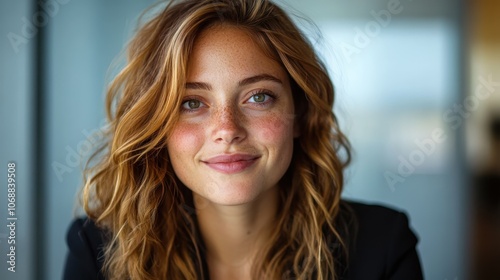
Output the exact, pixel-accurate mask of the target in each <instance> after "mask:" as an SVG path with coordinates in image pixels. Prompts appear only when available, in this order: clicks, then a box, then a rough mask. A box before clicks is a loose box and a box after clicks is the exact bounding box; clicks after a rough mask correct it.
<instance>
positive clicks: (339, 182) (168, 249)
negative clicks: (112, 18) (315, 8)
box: [82, 0, 350, 279]
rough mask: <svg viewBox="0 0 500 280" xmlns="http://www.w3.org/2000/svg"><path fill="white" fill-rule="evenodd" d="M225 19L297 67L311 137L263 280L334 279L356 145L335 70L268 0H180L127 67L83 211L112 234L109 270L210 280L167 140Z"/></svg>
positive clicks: (291, 69)
mask: <svg viewBox="0 0 500 280" xmlns="http://www.w3.org/2000/svg"><path fill="white" fill-rule="evenodd" d="M215 24H228V25H234V26H238V27H240V28H243V29H245V30H247V31H248V32H249V33H250V34H251V36H252V38H253V39H254V40H255V41H256V42H257V43H258V45H259V46H260V47H261V48H262V50H263V51H265V52H266V54H268V55H269V56H270V57H272V58H273V59H275V60H276V61H278V62H279V63H280V64H281V65H282V66H283V67H284V69H286V71H287V72H288V74H289V76H290V78H291V79H290V80H291V85H292V94H293V98H294V104H295V106H296V108H295V109H296V113H297V120H298V126H299V130H300V132H301V133H300V136H299V137H298V138H296V139H295V140H294V141H295V142H294V152H293V159H292V163H291V165H290V167H289V169H288V170H287V172H286V173H285V175H284V177H283V178H282V179H281V181H280V209H279V213H278V217H277V218H278V219H277V220H278V224H277V226H276V227H275V229H274V232H273V233H272V235H271V238H270V239H269V241H268V243H267V244H266V246H264V248H262V250H261V251H260V252H259V257H257V258H256V261H255V262H254V264H253V267H252V272H251V273H252V278H254V279H285V278H286V277H287V276H290V277H295V279H335V277H336V272H337V270H338V269H337V265H336V263H338V259H337V258H338V256H337V255H336V254H335V253H334V251H332V249H331V247H332V246H331V245H332V242H333V241H332V240H331V239H329V238H327V235H326V234H325V233H329V234H330V235H331V236H333V237H334V238H335V239H334V240H336V243H337V244H341V245H342V246H343V244H344V242H343V240H342V238H341V235H340V234H339V231H338V225H337V223H336V221H337V220H336V218H337V217H338V216H339V215H338V214H339V211H340V210H339V209H340V194H341V191H342V187H343V170H344V168H345V166H346V165H347V163H348V162H349V160H350V146H349V143H348V141H347V139H346V137H345V136H344V134H343V133H342V132H341V130H340V129H339V126H338V122H337V119H336V116H335V114H334V113H333V112H332V108H333V103H334V88H333V84H332V82H331V80H330V78H329V76H328V73H327V71H326V68H325V66H324V64H323V63H322V62H321V60H320V59H319V58H318V56H317V55H316V53H315V51H314V49H313V47H312V46H311V44H310V43H309V41H308V40H307V39H306V37H305V36H304V34H303V33H302V32H301V31H300V30H299V29H298V28H297V26H296V25H295V24H294V23H293V22H292V20H291V19H290V18H289V16H288V15H287V14H286V13H285V12H284V11H283V10H282V9H281V8H280V7H278V6H277V5H276V4H274V3H272V2H270V1H266V0H185V1H171V2H170V3H168V5H166V7H165V8H164V9H162V10H161V11H160V12H159V13H158V14H156V15H155V16H154V17H152V18H151V19H150V20H148V21H147V22H146V23H144V24H143V25H142V26H141V27H140V29H139V30H138V31H137V32H136V35H135V36H134V38H133V39H132V41H131V42H130V44H129V46H128V52H127V62H126V65H125V66H124V68H123V69H122V70H121V72H120V73H118V75H117V76H116V77H115V78H114V80H113V82H112V83H111V84H110V86H109V88H108V91H107V96H106V111H107V118H108V123H109V126H108V129H107V131H106V136H107V137H105V140H104V141H103V143H102V145H101V147H100V148H99V149H98V150H97V151H95V153H94V154H93V156H92V157H91V158H90V160H89V161H88V162H87V165H86V168H85V173H84V175H85V176H84V180H85V185H84V187H83V191H82V204H83V207H84V209H85V211H86V213H87V215H88V216H89V218H90V219H92V220H94V221H95V222H96V223H97V224H98V225H99V226H101V227H103V228H105V229H106V231H107V232H108V233H109V239H108V241H107V243H106V247H105V249H104V273H105V275H106V276H107V277H108V278H109V279H200V278H203V273H202V270H203V265H202V263H203V261H202V258H203V253H202V249H201V248H200V239H199V232H198V228H197V221H196V215H193V209H194V205H193V198H192V194H191V192H190V190H189V189H188V188H186V186H183V185H182V183H181V182H180V181H179V180H178V179H177V177H176V175H175V173H174V171H173V168H172V166H171V164H170V159H169V156H168V153H167V147H166V144H165V142H166V141H165V139H167V138H168V137H169V135H170V133H171V131H172V128H173V127H174V126H175V124H176V122H177V119H178V112H179V109H180V107H181V103H182V93H183V90H184V87H185V83H186V65H187V62H188V59H189V55H190V52H191V50H192V48H193V43H194V41H195V39H196V38H197V35H198V34H200V32H201V31H202V30H204V29H206V28H208V27H210V26H212V25H215ZM342 150H343V151H344V155H345V156H343V157H342V156H340V155H339V154H340V153H341V151H342ZM343 251H346V250H345V248H344V250H343Z"/></svg>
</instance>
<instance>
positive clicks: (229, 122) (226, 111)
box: [212, 106, 247, 144]
mask: <svg viewBox="0 0 500 280" xmlns="http://www.w3.org/2000/svg"><path fill="white" fill-rule="evenodd" d="M212 122H213V136H212V138H213V139H214V141H215V142H216V143H221V144H233V143H238V142H241V141H242V140H243V139H245V138H246V136H247V135H246V130H245V128H244V118H243V116H242V115H241V112H239V110H237V108H234V107H233V106H225V107H223V108H221V109H220V110H217V111H216V112H215V114H214V115H213V118H212Z"/></svg>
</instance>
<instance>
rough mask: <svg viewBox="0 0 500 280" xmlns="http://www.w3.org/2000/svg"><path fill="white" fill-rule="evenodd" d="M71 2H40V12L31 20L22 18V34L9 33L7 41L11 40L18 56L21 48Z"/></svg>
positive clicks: (64, 0) (54, 0) (53, 0)
mask: <svg viewBox="0 0 500 280" xmlns="http://www.w3.org/2000/svg"><path fill="white" fill-rule="evenodd" d="M69 1H70V0H47V1H43V0H42V1H38V5H39V6H40V8H41V9H40V11H37V12H35V13H34V14H33V15H32V16H31V18H30V19H28V18H26V17H22V18H21V22H22V23H23V25H22V27H21V30H20V31H21V32H19V34H18V33H14V32H9V33H8V34H7V39H9V42H10V45H11V46H12V49H13V50H14V52H15V53H16V54H17V53H19V51H20V48H21V46H23V45H26V44H27V43H28V42H29V40H31V39H32V38H33V37H35V36H36V34H37V33H38V29H39V28H43V27H45V26H46V25H47V24H48V23H49V19H50V18H53V17H55V16H56V15H57V14H58V13H59V9H60V7H61V5H66V4H68V3H69Z"/></svg>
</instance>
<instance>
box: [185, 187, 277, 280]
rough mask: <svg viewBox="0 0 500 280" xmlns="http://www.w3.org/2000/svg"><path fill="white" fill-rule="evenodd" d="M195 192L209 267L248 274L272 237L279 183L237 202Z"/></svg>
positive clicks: (199, 222) (198, 217)
mask: <svg viewBox="0 0 500 280" xmlns="http://www.w3.org/2000/svg"><path fill="white" fill-rule="evenodd" d="M193 196H195V199H194V201H195V207H196V208H197V211H196V212H197V219H198V224H199V228H200V231H201V236H202V238H203V241H204V242H205V246H206V254H207V255H206V258H207V263H208V265H209V267H210V266H211V267H218V268H219V270H220V269H224V270H227V271H229V270H231V271H233V272H234V271H240V272H242V273H243V272H244V273H245V274H248V273H249V272H250V267H251V264H252V262H253V259H254V257H255V254H256V253H257V252H258V250H259V249H260V248H261V247H262V246H263V245H264V244H265V242H266V241H267V240H268V239H269V237H270V235H271V230H272V229H273V226H274V225H275V218H276V215H277V209H278V202H279V190H278V187H273V188H271V189H269V190H267V191H266V192H265V193H262V194H261V195H260V196H259V197H258V198H256V199H255V200H253V201H252V202H249V203H247V204H243V205H236V206H234V205H233V206H227V205H219V204H214V203H211V202H209V201H207V200H205V199H204V198H201V197H199V196H197V195H196V194H195V193H193ZM196 202H198V203H196ZM200 205H203V209H200V208H199V206H200ZM228 273H229V272H228Z"/></svg>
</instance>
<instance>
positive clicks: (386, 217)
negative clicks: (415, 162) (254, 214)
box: [63, 201, 423, 280]
mask: <svg viewBox="0 0 500 280" xmlns="http://www.w3.org/2000/svg"><path fill="white" fill-rule="evenodd" d="M341 213H342V216H343V217H344V218H346V221H350V222H349V223H347V224H348V227H346V229H348V231H346V233H345V234H346V235H347V238H344V239H346V240H348V242H349V262H347V264H346V263H342V264H341V265H340V266H336V269H337V271H338V270H341V277H340V279H342V280H371V279H373V280H375V279H392V280H399V279H401V280H413V279H415V280H418V279H423V276H422V270H421V267H420V261H419V257H418V254H417V251H416V245H417V242H418V239H417V237H416V236H415V234H414V233H413V232H412V230H411V229H410V228H409V225H408V218H407V217H406V215H405V214H404V213H401V212H397V211H395V210H392V209H389V208H386V207H382V206H376V205H367V204H362V203H355V202H346V201H343V207H341ZM342 235H343V234H342ZM104 236H105V235H104V233H103V232H102V231H101V230H100V229H99V228H97V227H96V225H95V224H94V223H93V222H92V221H91V220H89V219H85V218H80V219H76V220H75V221H74V222H73V223H72V224H71V226H70V228H69V230H68V233H67V243H68V248H69V253H68V254H67V258H66V264H65V268H64V275H63V279H65V280H89V279H104V277H103V275H102V274H101V272H100V271H101V268H102V262H103V259H102V255H103V254H102V247H103V244H104V240H105V238H104ZM205 268H206V264H205ZM205 275H207V274H206V273H205Z"/></svg>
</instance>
